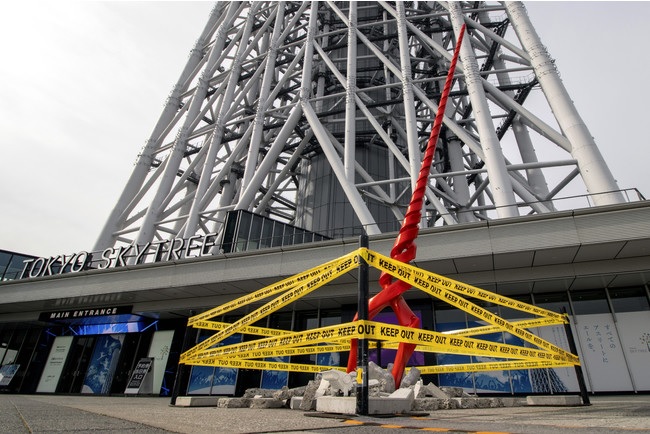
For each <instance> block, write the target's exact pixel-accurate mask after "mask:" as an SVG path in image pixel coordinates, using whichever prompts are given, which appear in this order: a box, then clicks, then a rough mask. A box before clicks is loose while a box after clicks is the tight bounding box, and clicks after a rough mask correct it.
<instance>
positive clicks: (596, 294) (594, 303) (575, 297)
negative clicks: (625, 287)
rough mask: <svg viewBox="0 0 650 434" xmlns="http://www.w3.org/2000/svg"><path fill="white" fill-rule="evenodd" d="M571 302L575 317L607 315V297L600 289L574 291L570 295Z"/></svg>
mask: <svg viewBox="0 0 650 434" xmlns="http://www.w3.org/2000/svg"><path fill="white" fill-rule="evenodd" d="M571 301H573V308H574V309H575V314H576V315H590V314H595V313H609V306H608V305H607V297H606V296H605V291H604V290H602V289H599V290H594V291H576V292H572V293H571Z"/></svg>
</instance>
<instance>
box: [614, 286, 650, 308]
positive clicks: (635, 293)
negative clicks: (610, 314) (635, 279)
mask: <svg viewBox="0 0 650 434" xmlns="http://www.w3.org/2000/svg"><path fill="white" fill-rule="evenodd" d="M608 291H609V298H610V300H612V307H613V308H614V312H638V311H642V310H650V305H649V304H648V295H647V294H646V292H645V288H642V287H637V288H616V289H611V288H610V289H609V290H608Z"/></svg>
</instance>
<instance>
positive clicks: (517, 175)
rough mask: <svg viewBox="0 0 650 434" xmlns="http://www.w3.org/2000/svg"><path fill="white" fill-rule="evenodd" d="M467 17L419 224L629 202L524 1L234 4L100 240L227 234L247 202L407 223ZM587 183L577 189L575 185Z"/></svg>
mask: <svg viewBox="0 0 650 434" xmlns="http://www.w3.org/2000/svg"><path fill="white" fill-rule="evenodd" d="M463 23H465V24H466V25H467V31H466V33H465V36H464V40H463V44H462V47H461V51H460V57H459V62H458V67H457V68H456V74H455V80H454V85H453V88H452V90H451V94H450V97H449V101H448V103H447V107H446V111H445V118H444V125H443V129H442V132H441V135H440V139H439V141H438V145H437V150H436V154H435V159H434V162H433V165H432V169H431V173H430V177H429V185H428V188H427V192H426V196H425V204H424V208H423V219H422V222H421V227H422V228H426V227H434V226H441V225H454V224H459V223H466V222H475V221H482V220H492V219H497V218H506V217H513V216H521V215H528V214H542V213H548V212H553V211H556V210H558V209H559V206H558V205H559V204H558V201H557V198H559V197H561V196H562V194H563V193H564V194H565V195H566V190H567V188H568V186H569V184H571V185H572V186H575V185H576V183H577V184H578V186H579V188H580V190H581V191H582V194H586V195H589V198H590V200H591V201H592V202H593V203H594V204H596V205H607V204H615V203H620V202H623V201H624V198H623V196H622V194H621V193H620V192H619V188H618V186H617V185H616V181H615V180H614V178H613V176H612V174H611V172H610V171H609V169H608V167H607V165H606V163H605V162H604V160H603V157H602V156H601V154H600V152H599V150H598V148H597V146H596V144H595V142H594V139H593V138H592V136H591V134H590V132H589V130H588V129H587V127H586V126H585V124H584V122H583V121H582V119H581V118H580V116H579V114H578V113H577V111H576V108H575V107H574V105H573V103H572V101H571V99H570V97H569V94H568V93H567V90H566V89H565V87H564V85H563V83H562V81H561V80H560V77H559V74H558V71H557V69H556V67H555V64H554V61H553V59H552V58H551V57H550V55H549V53H548V52H547V51H546V49H545V47H544V45H543V44H542V42H541V40H540V38H539V36H538V35H537V33H536V31H535V28H534V27H533V25H532V23H531V20H530V18H529V17H528V15H527V12H526V9H525V8H524V6H523V4H522V3H520V2H505V3H502V2H433V1H425V2H419V1H413V2H389V1H379V2H335V1H322V2H317V1H305V2H302V1H297V2H289V1H286V2H283V1H254V2H237V1H232V2H230V1H229V2H218V3H216V5H215V6H214V8H213V10H212V12H211V14H210V16H209V19H208V22H207V24H206V25H205V28H204V30H203V32H202V33H201V34H200V37H199V39H198V40H197V42H196V44H195V46H194V48H193V49H192V51H191V53H190V56H189V58H188V60H187V64H186V65H185V68H184V69H183V71H182V72H181V74H180V77H179V79H178V82H177V83H176V84H175V86H174V87H173V89H172V91H171V94H170V95H169V97H168V99H167V101H166V104H165V107H164V109H163V112H162V114H161V116H160V118H159V120H158V122H157V123H156V125H155V126H154V128H153V131H152V133H151V136H150V137H149V139H148V140H147V141H146V144H145V146H144V147H143V149H142V150H141V152H140V154H139V155H138V158H137V162H136V164H135V168H134V170H133V173H132V175H131V177H130V178H129V180H128V182H127V184H126V186H125V188H124V190H123V192H122V194H121V196H120V197H119V199H118V201H117V204H116V205H115V208H114V209H113V211H112V213H111V214H110V216H109V218H108V221H107V222H106V225H105V226H104V228H103V230H102V232H101V234H100V236H99V238H98V240H97V244H96V246H95V249H97V250H101V249H104V248H107V247H111V246H117V245H127V244H137V245H145V244H147V243H152V242H156V241H160V240H168V239H171V238H189V237H192V236H197V235H206V234H216V235H214V236H216V237H220V236H223V231H224V224H225V220H226V217H227V215H228V213H229V212H231V211H237V210H244V211H248V212H251V213H254V214H256V215H260V216H264V217H267V218H269V219H273V220H275V221H279V222H283V223H286V224H289V225H291V226H294V227H297V228H302V229H304V230H305V231H311V232H314V233H318V234H322V235H323V236H327V237H341V236H351V235H357V234H359V233H361V231H365V232H366V233H368V234H370V235H372V234H378V233H382V232H387V231H396V230H398V229H399V226H400V223H401V221H402V219H403V218H404V213H405V211H406V207H407V206H408V202H409V199H410V197H411V191H412V188H413V186H414V184H415V181H416V179H417V176H418V171H419V169H420V164H421V161H422V153H423V150H424V147H425V146H426V143H427V139H428V137H429V132H430V130H431V125H432V123H433V119H434V117H435V115H436V111H437V109H438V102H439V99H440V94H441V91H442V86H443V85H444V80H445V76H446V73H447V70H448V67H449V62H450V60H451V56H452V52H453V49H454V45H455V43H456V42H455V41H456V39H457V35H458V33H459V30H460V28H461V26H462V24H463ZM573 188H575V187H573Z"/></svg>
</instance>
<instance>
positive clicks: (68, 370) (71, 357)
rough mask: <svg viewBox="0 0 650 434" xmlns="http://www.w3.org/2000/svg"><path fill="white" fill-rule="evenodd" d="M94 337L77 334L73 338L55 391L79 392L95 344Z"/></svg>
mask: <svg viewBox="0 0 650 434" xmlns="http://www.w3.org/2000/svg"><path fill="white" fill-rule="evenodd" d="M95 338H96V337H95V336H79V337H77V338H75V340H74V341H73V343H72V347H71V348H70V352H69V353H68V359H67V362H66V365H65V367H64V368H63V373H62V374H61V380H60V381H59V385H58V387H57V389H56V391H57V393H79V392H81V387H82V385H83V381H84V377H85V375H86V370H87V369H88V364H89V363H90V356H91V355H92V351H93V347H94V345H95Z"/></svg>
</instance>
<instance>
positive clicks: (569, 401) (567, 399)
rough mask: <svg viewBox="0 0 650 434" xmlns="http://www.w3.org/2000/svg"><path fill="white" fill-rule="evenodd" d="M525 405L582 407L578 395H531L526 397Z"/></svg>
mask: <svg viewBox="0 0 650 434" xmlns="http://www.w3.org/2000/svg"><path fill="white" fill-rule="evenodd" d="M526 404H527V405H545V406H558V407H571V406H576V405H582V398H581V397H580V396H579V395H533V396H527V397H526Z"/></svg>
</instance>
